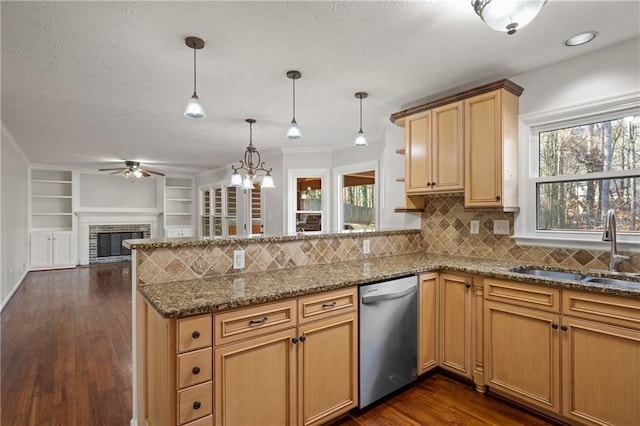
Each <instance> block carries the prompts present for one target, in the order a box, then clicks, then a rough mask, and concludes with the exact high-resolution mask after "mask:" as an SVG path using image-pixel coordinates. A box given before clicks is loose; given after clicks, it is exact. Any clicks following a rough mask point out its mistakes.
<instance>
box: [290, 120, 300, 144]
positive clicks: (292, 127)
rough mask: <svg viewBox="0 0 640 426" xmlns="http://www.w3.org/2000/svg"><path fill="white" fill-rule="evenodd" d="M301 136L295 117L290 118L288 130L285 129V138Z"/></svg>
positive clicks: (298, 137)
mask: <svg viewBox="0 0 640 426" xmlns="http://www.w3.org/2000/svg"><path fill="white" fill-rule="evenodd" d="M300 138H302V132H300V127H299V126H298V123H296V119H295V118H294V119H293V120H291V125H290V126H289V130H288V131H287V139H300Z"/></svg>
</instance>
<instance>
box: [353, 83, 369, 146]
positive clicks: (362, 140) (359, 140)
mask: <svg viewBox="0 0 640 426" xmlns="http://www.w3.org/2000/svg"><path fill="white" fill-rule="evenodd" d="M355 96H356V98H358V99H360V131H359V132H358V135H357V136H356V143H355V144H354V146H367V145H369V144H368V143H367V138H366V137H365V135H364V132H363V131H362V100H363V99H365V98H366V97H367V96H369V94H368V93H367V92H356V94H355Z"/></svg>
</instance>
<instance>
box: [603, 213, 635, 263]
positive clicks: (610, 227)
mask: <svg viewBox="0 0 640 426" xmlns="http://www.w3.org/2000/svg"><path fill="white" fill-rule="evenodd" d="M602 241H611V250H610V253H609V271H611V272H615V271H617V270H618V264H619V263H622V262H624V261H625V260H629V256H623V255H621V254H618V242H617V240H616V211H615V210H613V209H610V210H609V211H608V212H607V217H606V219H605V222H604V230H603V231H602Z"/></svg>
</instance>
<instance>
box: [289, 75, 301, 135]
mask: <svg viewBox="0 0 640 426" xmlns="http://www.w3.org/2000/svg"><path fill="white" fill-rule="evenodd" d="M287 77H289V78H290V79H291V81H292V82H293V119H292V120H291V124H290V125H289V130H287V139H300V138H302V133H301V132H300V127H299V126H298V123H297V122H296V80H298V79H299V78H300V77H302V74H301V73H300V71H287Z"/></svg>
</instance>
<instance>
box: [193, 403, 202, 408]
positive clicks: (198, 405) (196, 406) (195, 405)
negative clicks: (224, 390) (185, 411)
mask: <svg viewBox="0 0 640 426" xmlns="http://www.w3.org/2000/svg"><path fill="white" fill-rule="evenodd" d="M200 407H202V404H200V401H195V402H194V403H193V409H194V410H199V409H200Z"/></svg>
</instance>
